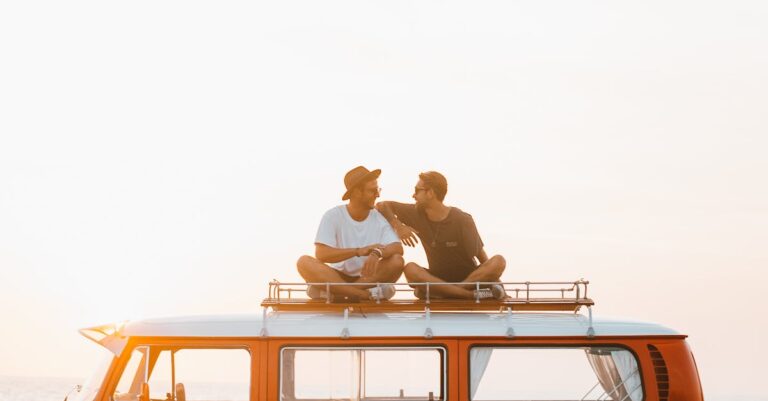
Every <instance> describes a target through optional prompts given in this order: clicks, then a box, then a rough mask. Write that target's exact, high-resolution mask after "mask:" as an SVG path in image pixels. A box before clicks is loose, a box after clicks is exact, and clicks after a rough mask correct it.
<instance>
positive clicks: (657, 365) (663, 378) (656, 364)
mask: <svg viewBox="0 0 768 401" xmlns="http://www.w3.org/2000/svg"><path fill="white" fill-rule="evenodd" d="M648 351H650V352H651V360H652V361H653V371H654V373H655V374H656V386H657V387H658V390H659V401H668V400H669V372H668V371H667V364H666V363H665V362H664V357H663V356H662V355H661V352H660V351H659V349H658V348H656V347H654V346H653V345H650V344H649V345H648Z"/></svg>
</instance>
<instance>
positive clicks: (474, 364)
mask: <svg viewBox="0 0 768 401" xmlns="http://www.w3.org/2000/svg"><path fill="white" fill-rule="evenodd" d="M492 353H493V348H479V347H476V348H472V352H470V353H469V366H470V368H469V374H470V378H469V379H470V383H469V389H470V394H471V397H470V399H474V398H475V393H476V392H477V389H478V387H479V386H480V380H481V379H482V378H483V375H484V374H485V369H486V368H487V367H488V362H490V360H491V354H492Z"/></svg>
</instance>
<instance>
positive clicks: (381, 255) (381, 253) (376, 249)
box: [371, 248, 384, 259]
mask: <svg viewBox="0 0 768 401" xmlns="http://www.w3.org/2000/svg"><path fill="white" fill-rule="evenodd" d="M371 253H372V254H375V255H376V256H378V257H379V259H381V258H383V257H384V252H382V250H381V249H380V248H373V249H372V250H371Z"/></svg>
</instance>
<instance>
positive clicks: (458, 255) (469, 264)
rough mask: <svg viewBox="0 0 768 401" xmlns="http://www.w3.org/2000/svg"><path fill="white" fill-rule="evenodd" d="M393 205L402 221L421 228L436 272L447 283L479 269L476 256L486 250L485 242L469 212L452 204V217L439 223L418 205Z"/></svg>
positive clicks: (431, 263) (433, 272) (430, 267)
mask: <svg viewBox="0 0 768 401" xmlns="http://www.w3.org/2000/svg"><path fill="white" fill-rule="evenodd" d="M390 205H391V207H392V211H393V212H394V213H395V215H397V218H398V219H399V220H400V221H401V222H403V223H404V224H407V225H409V226H411V227H413V228H414V229H415V230H416V231H418V234H417V235H418V236H419V239H420V240H421V244H422V246H424V252H425V253H426V254H427V262H428V263H429V272H430V273H431V274H432V275H434V276H436V277H438V278H440V279H442V280H445V281H447V282H460V281H463V280H464V279H465V278H467V276H468V275H469V273H472V271H474V270H475V268H477V262H476V261H475V256H477V255H479V254H480V251H482V249H483V241H482V239H480V234H478V232H477V227H476V226H475V221H474V220H473V219H472V216H471V215H470V214H469V213H465V212H463V211H462V210H461V209H459V208H456V207H451V210H450V211H449V212H448V217H446V218H445V219H443V220H442V221H438V222H435V221H431V220H429V219H428V218H427V214H426V213H425V212H424V210H422V209H420V208H417V207H416V205H415V204H407V203H398V202H392V203H390Z"/></svg>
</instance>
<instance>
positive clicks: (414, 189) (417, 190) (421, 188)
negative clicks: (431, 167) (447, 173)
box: [413, 187, 429, 194]
mask: <svg viewBox="0 0 768 401" xmlns="http://www.w3.org/2000/svg"><path fill="white" fill-rule="evenodd" d="M419 191H429V188H424V187H413V193H415V194H417V193H419Z"/></svg>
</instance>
